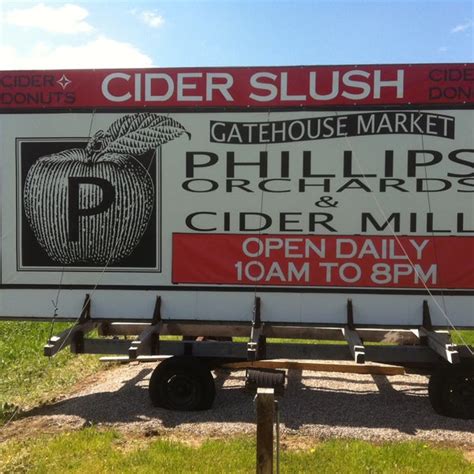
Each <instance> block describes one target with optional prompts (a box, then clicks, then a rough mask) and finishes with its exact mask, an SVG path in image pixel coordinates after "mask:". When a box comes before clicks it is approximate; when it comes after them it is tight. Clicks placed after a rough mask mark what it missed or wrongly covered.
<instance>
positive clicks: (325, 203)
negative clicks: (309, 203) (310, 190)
mask: <svg viewBox="0 0 474 474" xmlns="http://www.w3.org/2000/svg"><path fill="white" fill-rule="evenodd" d="M338 204H339V201H334V200H333V198H332V197H331V196H321V198H320V199H319V201H316V202H315V203H314V205H315V206H318V207H337V205H338Z"/></svg>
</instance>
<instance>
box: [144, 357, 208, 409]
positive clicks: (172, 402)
mask: <svg viewBox="0 0 474 474" xmlns="http://www.w3.org/2000/svg"><path fill="white" fill-rule="evenodd" d="M149 395H150V399H151V402H152V403H153V405H154V406H156V407H161V408H166V409H168V410H176V411H197V410H208V409H209V408H211V407H212V404H213V402H214V399H215V396H216V388H215V384H214V378H213V377H212V374H211V371H210V370H209V368H208V367H207V366H206V365H205V364H204V363H203V362H201V361H200V360H199V359H197V358H195V357H182V356H175V357H171V358H169V359H166V360H164V361H163V362H161V363H160V364H159V365H158V366H157V367H156V368H155V370H154V371H153V373H152V375H151V378H150V385H149Z"/></svg>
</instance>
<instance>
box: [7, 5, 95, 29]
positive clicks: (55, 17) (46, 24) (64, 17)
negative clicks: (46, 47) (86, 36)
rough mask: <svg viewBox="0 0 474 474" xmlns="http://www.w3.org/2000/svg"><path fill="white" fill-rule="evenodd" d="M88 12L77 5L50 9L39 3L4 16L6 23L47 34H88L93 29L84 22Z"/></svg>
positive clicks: (11, 11) (10, 11)
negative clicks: (36, 29) (35, 29)
mask: <svg viewBox="0 0 474 474" xmlns="http://www.w3.org/2000/svg"><path fill="white" fill-rule="evenodd" d="M88 15H89V12H88V11H87V10H86V9H85V8H82V7H80V6H78V5H73V4H66V5H63V6H60V7H50V6H47V5H44V4H43V3H40V4H38V5H35V6H34V7H30V8H16V9H13V10H9V11H7V12H6V13H5V14H4V19H5V21H6V23H9V24H10V25H15V26H23V27H27V28H38V29H41V30H43V31H47V32H49V33H62V34H77V33H90V32H91V31H93V30H94V28H93V27H92V26H91V25H90V24H89V23H87V22H86V21H85V19H86V18H87V16H88Z"/></svg>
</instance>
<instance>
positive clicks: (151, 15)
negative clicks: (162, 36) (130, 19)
mask: <svg viewBox="0 0 474 474" xmlns="http://www.w3.org/2000/svg"><path fill="white" fill-rule="evenodd" d="M130 13H131V14H132V15H134V16H136V17H137V18H139V19H140V20H141V21H142V22H143V23H145V25H148V26H151V27H152V28H160V26H162V25H163V23H164V22H165V19H164V17H163V16H162V15H159V14H158V13H156V12H155V11H150V10H143V11H140V10H137V9H136V8H134V9H132V10H130Z"/></svg>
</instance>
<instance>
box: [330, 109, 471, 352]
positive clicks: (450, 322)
mask: <svg viewBox="0 0 474 474" xmlns="http://www.w3.org/2000/svg"><path fill="white" fill-rule="evenodd" d="M336 116H339V114H338V112H337V110H336ZM344 138H345V139H346V142H347V145H348V147H349V148H350V149H351V151H352V155H353V156H354V158H355V161H356V165H357V168H358V169H359V172H360V173H361V175H362V177H363V179H364V181H365V184H366V185H367V187H369V188H370V183H369V182H368V180H367V177H366V175H365V173H364V171H363V169H362V166H361V163H360V161H359V158H358V156H357V154H356V153H355V150H354V148H353V147H352V144H351V142H350V140H349V137H348V136H347V135H345V136H344ZM372 197H373V199H374V201H375V204H376V205H377V208H378V210H379V212H380V213H381V214H382V217H383V218H384V219H385V221H386V222H387V224H388V227H389V229H390V231H391V232H392V235H393V237H394V238H395V240H396V241H397V243H398V245H399V246H400V248H401V249H402V251H403V253H404V255H405V257H406V258H407V260H408V262H409V263H410V265H411V267H412V269H413V271H414V272H415V273H416V274H417V276H418V278H419V279H420V281H421V283H422V285H423V287H424V288H425V290H426V292H427V293H428V295H429V296H430V298H431V299H432V300H433V302H434V304H435V306H436V307H437V308H438V309H439V310H440V312H441V314H442V316H443V317H444V318H445V319H446V321H447V322H448V323H449V325H450V326H451V328H452V329H453V330H454V331H455V332H456V334H457V335H458V337H459V339H460V340H461V342H462V343H463V345H464V346H466V348H467V350H468V351H469V352H470V353H471V354H472V355H474V351H473V350H472V349H471V348H470V347H469V345H468V344H467V343H466V340H465V339H464V338H463V336H462V334H461V333H460V332H459V331H458V329H457V328H456V327H455V326H454V324H453V322H452V321H451V319H450V318H449V316H448V315H447V314H446V312H445V311H444V309H443V308H442V307H441V306H440V304H439V303H438V301H437V300H436V298H435V297H434V295H433V293H432V292H431V290H430V288H429V287H428V285H427V284H426V282H425V281H424V280H423V278H422V277H421V275H420V274H419V272H418V270H417V268H416V267H415V265H414V263H413V261H412V260H411V258H410V257H409V255H408V253H407V251H406V249H405V247H404V246H403V244H402V242H401V241H400V239H399V238H398V236H397V234H396V233H395V230H394V228H393V226H392V224H391V223H390V221H389V220H388V218H387V215H386V213H385V211H384V210H383V207H382V205H381V203H380V201H379V200H378V199H377V196H376V195H375V193H372Z"/></svg>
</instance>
